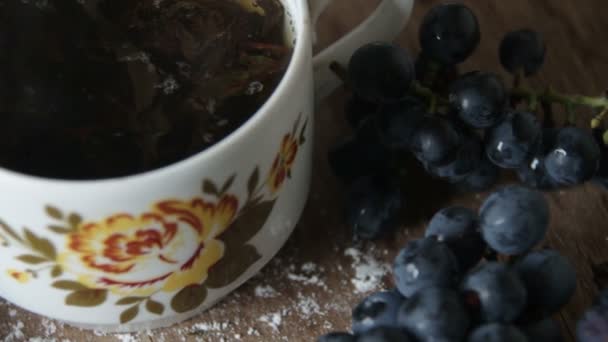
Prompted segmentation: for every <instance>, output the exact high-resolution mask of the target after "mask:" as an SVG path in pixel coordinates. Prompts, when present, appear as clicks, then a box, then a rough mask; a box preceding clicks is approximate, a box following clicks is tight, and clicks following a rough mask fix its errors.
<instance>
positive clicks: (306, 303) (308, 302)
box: [298, 293, 323, 319]
mask: <svg viewBox="0 0 608 342" xmlns="http://www.w3.org/2000/svg"><path fill="white" fill-rule="evenodd" d="M298 297H300V301H299V302H298V311H299V312H300V314H301V318H303V319H309V318H310V317H312V316H313V315H322V314H323V313H322V312H321V307H320V306H319V303H317V302H316V301H315V300H314V299H313V298H312V297H304V296H302V294H300V293H298Z"/></svg>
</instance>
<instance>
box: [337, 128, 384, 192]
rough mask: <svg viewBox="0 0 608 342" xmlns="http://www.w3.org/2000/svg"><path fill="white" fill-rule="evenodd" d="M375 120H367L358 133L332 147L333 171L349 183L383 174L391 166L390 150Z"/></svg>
mask: <svg viewBox="0 0 608 342" xmlns="http://www.w3.org/2000/svg"><path fill="white" fill-rule="evenodd" d="M375 129H376V128H375V127H374V123H373V122H369V123H368V122H365V123H363V124H362V126H361V127H360V129H359V130H358V131H357V135H356V136H354V137H350V138H348V139H347V140H346V141H344V142H342V143H340V144H338V145H336V146H334V147H332V148H331V149H330V151H329V153H328V161H329V165H330V167H331V170H332V172H333V173H334V175H335V176H336V177H338V178H339V179H340V180H343V181H345V182H347V183H350V182H352V181H354V180H355V179H358V178H359V177H362V176H369V175H372V174H382V173H385V172H387V170H388V169H389V168H390V163H391V155H390V151H389V150H388V149H387V148H386V147H385V146H384V145H382V144H381V143H380V142H379V140H378V138H377V137H376V136H374V134H376V132H375Z"/></svg>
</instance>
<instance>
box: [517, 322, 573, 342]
mask: <svg viewBox="0 0 608 342" xmlns="http://www.w3.org/2000/svg"><path fill="white" fill-rule="evenodd" d="M519 328H520V329H521V330H522V331H523V332H524V333H525V334H526V336H527V337H528V341H540V342H562V341H563V338H562V333H561V328H560V326H559V324H557V322H556V321H554V320H553V319H551V318H545V319H543V320H540V321H538V322H534V323H530V324H524V325H521V326H520V327H519Z"/></svg>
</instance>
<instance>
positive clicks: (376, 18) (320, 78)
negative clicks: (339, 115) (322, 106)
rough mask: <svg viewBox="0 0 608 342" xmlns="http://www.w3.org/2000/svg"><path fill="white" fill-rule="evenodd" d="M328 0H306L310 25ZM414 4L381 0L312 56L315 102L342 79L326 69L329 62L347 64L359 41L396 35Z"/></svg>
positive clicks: (389, 38)
mask: <svg viewBox="0 0 608 342" xmlns="http://www.w3.org/2000/svg"><path fill="white" fill-rule="evenodd" d="M331 1H332V0H309V1H308V3H309V6H310V18H311V21H312V24H313V26H316V23H317V19H319V16H320V15H321V13H322V12H323V11H324V10H325V8H327V5H329V4H330V3H331ZM413 5H414V0H383V1H382V2H381V3H380V5H378V8H376V10H375V11H374V12H373V13H372V14H371V15H370V16H369V17H368V18H367V19H366V20H365V21H364V22H362V23H361V24H359V26H357V27H356V28H354V29H353V30H352V31H350V32H349V33H347V34H346V35H345V36H344V37H342V38H340V39H339V40H338V41H336V42H335V43H333V44H332V45H330V46H329V47H327V48H326V49H325V50H323V51H321V52H319V53H318V54H317V55H316V56H314V58H313V67H314V80H315V102H316V103H317V104H318V103H319V102H321V101H322V100H323V99H325V98H326V97H327V96H328V95H329V94H331V92H332V91H334V90H335V89H336V88H337V87H338V86H339V85H340V83H341V81H340V79H339V78H338V77H336V75H334V73H333V72H332V71H331V70H330V69H329V64H330V63H331V62H332V61H336V62H339V63H341V64H342V65H346V64H347V63H348V61H349V59H350V56H351V55H352V54H353V52H354V51H355V50H356V49H357V48H359V47H360V46H361V45H363V44H366V43H369V42H372V41H392V40H393V39H395V37H396V36H397V35H398V34H399V32H401V30H403V28H404V27H405V25H406V24H407V21H408V20H409V17H410V13H411V12H412V7H413ZM313 41H314V39H313Z"/></svg>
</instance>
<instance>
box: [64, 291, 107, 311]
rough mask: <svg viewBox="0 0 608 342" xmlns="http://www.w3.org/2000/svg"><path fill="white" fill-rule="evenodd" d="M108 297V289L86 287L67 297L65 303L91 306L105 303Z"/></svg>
mask: <svg viewBox="0 0 608 342" xmlns="http://www.w3.org/2000/svg"><path fill="white" fill-rule="evenodd" d="M107 297H108V290H101V289H86V290H77V291H74V292H72V293H70V294H69V295H68V296H67V297H65V304H66V305H72V306H82V307H91V306H97V305H101V304H103V302H105V301H106V298H107Z"/></svg>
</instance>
